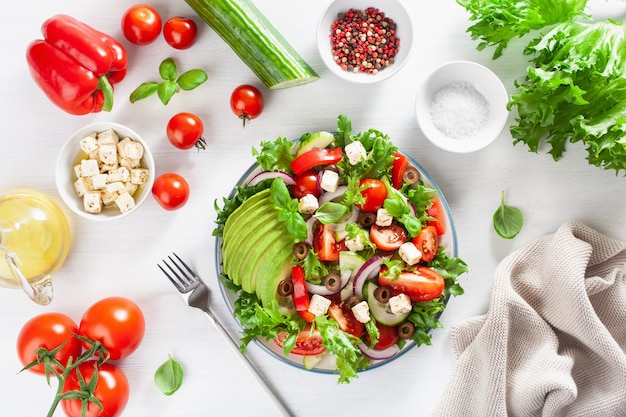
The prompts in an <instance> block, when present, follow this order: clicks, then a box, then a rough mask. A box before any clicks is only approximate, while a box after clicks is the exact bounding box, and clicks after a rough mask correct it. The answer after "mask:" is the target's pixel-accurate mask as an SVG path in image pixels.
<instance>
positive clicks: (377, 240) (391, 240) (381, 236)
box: [370, 223, 406, 251]
mask: <svg viewBox="0 0 626 417" xmlns="http://www.w3.org/2000/svg"><path fill="white" fill-rule="evenodd" d="M370 239H371V240H372V242H374V244H375V245H376V246H377V247H378V249H380V250H384V251H392V250H396V249H398V248H399V247H400V246H402V244H403V243H404V242H406V230H404V228H403V227H402V226H400V225H399V224H397V223H391V225H390V226H378V225H377V224H373V225H372V227H370Z"/></svg>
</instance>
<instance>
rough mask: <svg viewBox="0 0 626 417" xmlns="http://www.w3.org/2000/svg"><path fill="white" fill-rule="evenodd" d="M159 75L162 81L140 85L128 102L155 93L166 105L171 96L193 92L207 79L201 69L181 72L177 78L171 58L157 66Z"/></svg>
mask: <svg viewBox="0 0 626 417" xmlns="http://www.w3.org/2000/svg"><path fill="white" fill-rule="evenodd" d="M159 75H160V76H161V79H162V80H163V81H161V82H156V81H147V82H144V83H141V85H139V87H137V88H136V89H135V90H134V91H133V92H132V93H130V102H131V103H134V102H136V101H139V100H143V99H144V98H148V97H150V96H151V95H153V94H154V93H157V96H158V97H159V100H161V103H163V104H165V105H167V103H169V102H170V100H171V98H172V96H173V95H174V94H176V93H177V92H178V91H180V90H184V91H189V90H193V89H194V88H196V87H198V86H199V85H200V84H202V83H204V82H205V81H206V80H207V78H208V76H207V73H206V72H205V71H204V70H201V69H191V70H189V71H185V72H183V73H182V74H180V76H179V75H178V70H177V68H176V63H175V62H174V60H173V59H172V58H166V59H165V60H164V61H163V62H161V64H160V65H159Z"/></svg>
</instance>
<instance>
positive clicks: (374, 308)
mask: <svg viewBox="0 0 626 417" xmlns="http://www.w3.org/2000/svg"><path fill="white" fill-rule="evenodd" d="M376 288H378V285H376V284H374V283H373V282H371V281H368V282H366V283H365V291H363V297H364V298H365V299H366V300H367V304H368V305H369V307H370V313H371V315H372V316H373V317H374V318H375V319H376V321H377V322H378V323H380V324H384V325H385V326H397V325H399V324H402V323H403V322H404V321H405V320H406V318H407V317H408V316H409V314H410V312H409V313H402V314H394V313H392V312H391V308H390V307H389V303H381V302H380V301H378V300H377V299H376V297H374V291H376Z"/></svg>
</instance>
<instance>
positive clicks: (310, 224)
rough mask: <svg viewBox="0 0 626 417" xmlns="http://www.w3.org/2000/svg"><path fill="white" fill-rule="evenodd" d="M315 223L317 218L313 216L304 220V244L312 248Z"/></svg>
mask: <svg viewBox="0 0 626 417" xmlns="http://www.w3.org/2000/svg"><path fill="white" fill-rule="evenodd" d="M315 222H317V218H315V216H311V217H309V218H308V219H307V220H306V240H305V243H306V244H307V245H309V246H313V231H314V230H315Z"/></svg>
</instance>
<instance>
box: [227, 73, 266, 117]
mask: <svg viewBox="0 0 626 417" xmlns="http://www.w3.org/2000/svg"><path fill="white" fill-rule="evenodd" d="M264 105H265V100H264V99H263V94H261V91H259V89H258V88H256V87H255V86H253V85H249V84H243V85H240V86H239V87H237V88H235V89H234V90H233V92H232V94H231V96H230V108H231V109H232V110H233V112H234V113H235V114H236V115H237V117H239V118H240V119H241V120H243V125H244V127H245V126H246V123H247V122H249V121H250V120H252V119H255V118H257V117H259V115H260V114H261V112H263V107H264Z"/></svg>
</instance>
